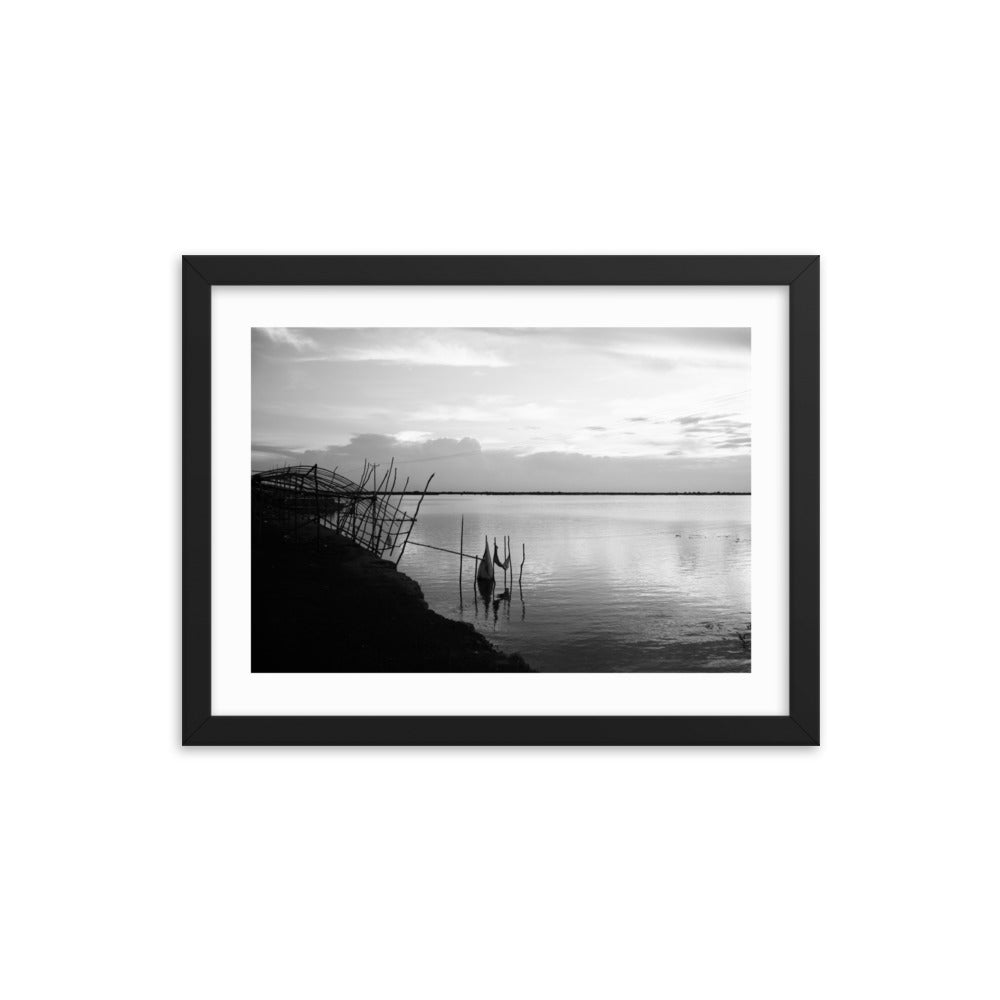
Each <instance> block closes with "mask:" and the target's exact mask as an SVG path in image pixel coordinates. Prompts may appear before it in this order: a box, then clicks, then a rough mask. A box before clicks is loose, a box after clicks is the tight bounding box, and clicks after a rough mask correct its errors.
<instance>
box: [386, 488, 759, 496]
mask: <svg viewBox="0 0 1000 1000" xmlns="http://www.w3.org/2000/svg"><path fill="white" fill-rule="evenodd" d="M387 495H388V496H394V497H419V496H429V497H748V496H750V491H749V490H748V491H747V492H746V493H736V492H733V491H726V490H713V491H706V490H692V491H683V490H671V491H669V492H660V491H656V492H650V491H645V492H644V491H641V490H639V491H628V490H428V491H427V492H426V494H425V493H424V492H423V491H422V490H405V491H404V490H389V491H387Z"/></svg>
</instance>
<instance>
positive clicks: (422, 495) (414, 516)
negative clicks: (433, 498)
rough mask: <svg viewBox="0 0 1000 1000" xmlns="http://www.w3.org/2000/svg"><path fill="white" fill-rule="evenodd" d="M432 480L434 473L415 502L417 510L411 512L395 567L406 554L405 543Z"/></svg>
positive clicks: (408, 538)
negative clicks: (411, 515)
mask: <svg viewBox="0 0 1000 1000" xmlns="http://www.w3.org/2000/svg"><path fill="white" fill-rule="evenodd" d="M433 478H434V473H433V472H432V473H431V475H430V479H428V480H427V485H426V486H424V492H423V493H421V494H420V499H419V500H418V501H417V509H416V510H415V511H414V512H413V517H412V519H411V520H410V526H409V528H408V529H407V532H406V538H405V539H404V540H403V548H402V550H401V551H400V553H399V559H397V560H396V565H397V566H398V565H399V560H400V559H402V558H403V553H404V552H406V543H407V542H408V541H409V540H410V532H412V531H413V526H414V525H415V524H416V523H417V515H418V514H419V513H420V507H421V505H422V504H423V502H424V497H425V496H427V489H428V487H429V486H430V485H431V479H433Z"/></svg>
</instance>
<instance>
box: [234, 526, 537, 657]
mask: <svg viewBox="0 0 1000 1000" xmlns="http://www.w3.org/2000/svg"><path fill="white" fill-rule="evenodd" d="M303 534H306V535H308V536H309V537H308V539H304V540H302V541H298V542H296V541H294V540H292V539H290V538H287V537H286V536H285V535H284V534H283V533H282V532H280V531H278V530H275V529H264V530H263V531H261V530H256V531H254V533H253V540H252V546H251V547H252V577H251V592H252V615H251V622H252V624H251V629H252V646H251V648H252V654H251V667H250V669H251V672H252V673H527V672H531V668H530V667H529V666H528V664H527V663H525V661H524V659H523V658H522V657H520V656H519V655H517V654H511V655H508V654H505V653H501V652H499V651H498V650H497V649H496V648H495V647H494V646H492V645H491V644H490V642H489V641H488V640H487V639H486V638H485V637H484V636H483V635H481V634H480V633H479V632H477V631H476V629H475V628H474V627H473V626H472V625H471V624H469V623H467V622H457V621H453V620H452V619H450V618H445V617H444V616H442V615H439V614H438V613H437V612H436V611H432V610H431V609H430V607H429V606H428V604H427V601H426V600H425V599H424V595H423V591H422V590H421V589H420V585H419V584H418V583H417V582H416V581H415V580H413V579H411V578H410V577H408V576H407V575H406V574H405V573H402V572H400V571H399V570H397V569H396V567H395V565H394V564H393V563H392V562H389V561H388V560H385V559H379V558H378V557H376V556H374V555H372V553H370V552H368V551H367V550H366V549H363V548H361V547H360V546H359V545H356V544H355V543H354V542H352V541H350V540H349V539H346V538H343V537H342V536H340V535H337V534H336V533H334V532H332V531H328V530H326V529H320V533H319V537H317V536H316V528H315V526H313V527H311V528H308V529H303Z"/></svg>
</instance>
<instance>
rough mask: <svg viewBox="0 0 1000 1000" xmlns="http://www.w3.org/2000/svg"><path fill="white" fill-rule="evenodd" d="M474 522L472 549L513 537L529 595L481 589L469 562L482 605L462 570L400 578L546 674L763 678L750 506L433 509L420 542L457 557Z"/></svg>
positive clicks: (481, 502) (426, 513)
mask: <svg viewBox="0 0 1000 1000" xmlns="http://www.w3.org/2000/svg"><path fill="white" fill-rule="evenodd" d="M463 515H464V517H465V538H466V543H467V545H466V547H467V549H468V548H469V545H468V539H469V538H470V537H472V538H477V537H478V538H482V537H484V536H487V535H488V536H489V538H490V540H491V541H492V538H493V536H494V535H499V534H500V533H501V532H503V533H506V534H508V535H510V537H511V550H512V551H513V552H517V553H518V556H519V559H518V560H517V565H514V566H513V570H518V571H519V573H520V559H521V558H523V560H524V565H523V575H522V576H521V579H520V581H517V580H515V577H514V573H513V572H512V571H508V574H507V575H506V576H504V575H503V574H501V576H500V577H499V579H497V580H495V581H494V582H493V584H492V585H490V584H488V583H487V585H486V586H485V587H484V588H482V589H481V588H480V587H478V586H477V585H476V581H475V578H474V572H473V573H471V574H470V573H469V572H468V569H469V568H470V567H471V566H474V565H476V564H475V563H474V562H472V560H469V561H467V562H466V564H465V570H466V574H465V577H464V584H463V589H464V588H465V587H468V588H469V589H470V590H471V595H470V594H469V593H468V591H466V592H465V593H464V594H463V593H459V594H456V588H457V586H458V566H457V563H458V559H457V558H450V557H449V556H447V555H446V554H442V553H438V552H435V551H431V550H425V549H418V548H415V547H410V548H408V549H407V552H406V556H405V558H404V560H403V562H402V564H401V565H400V569H402V570H403V571H404V572H406V573H408V574H409V575H410V576H412V577H413V578H414V579H416V580H417V581H418V582H419V583H420V585H421V587H422V589H423V591H424V595H425V597H426V598H427V601H428V604H429V605H430V606H431V607H432V608H433V609H434V610H435V611H437V612H439V613H440V614H443V615H445V616H447V617H450V618H455V619H459V620H465V621H469V622H470V623H471V624H473V625H474V626H475V627H476V628H477V629H479V630H480V631H481V632H484V633H485V634H486V635H487V636H488V638H489V639H490V641H491V642H492V643H493V644H494V645H495V646H497V647H498V648H500V649H503V650H505V651H507V652H519V653H521V654H522V655H523V656H524V658H525V659H526V660H527V661H528V662H529V663H530V664H531V665H532V667H534V668H535V669H540V670H555V671H558V670H661V671H663V670H666V671H678V670H680V671H684V670H746V669H748V668H749V664H750V548H751V547H750V498H749V497H558V496H554V497H530V496H524V497H496V496H462V497H428V498H427V500H426V501H425V502H424V506H423V507H422V508H421V512H420V520H419V522H418V527H417V528H416V529H415V531H414V539H415V540H418V541H421V542H425V543H427V544H431V545H438V546H440V547H442V548H447V549H450V550H457V548H458V543H459V537H458V536H459V523H460V519H461V517H462V516H463ZM522 545H523V546H524V548H523V549H522ZM518 550H521V551H520V552H518ZM470 555H476V556H478V552H475V553H471V552H470ZM470 577H472V579H470ZM515 582H519V586H518V588H517V592H516V593H515V592H514V583H515ZM470 596H471V600H470ZM529 596H530V598H531V602H532V617H531V618H528V617H527V606H526V598H527V597H529ZM515 602H517V604H519V605H520V614H519V615H518V614H516V613H515V614H511V606H512V605H513V604H514V603H515ZM706 623H708V624H710V625H711V627H708V628H707V627H706Z"/></svg>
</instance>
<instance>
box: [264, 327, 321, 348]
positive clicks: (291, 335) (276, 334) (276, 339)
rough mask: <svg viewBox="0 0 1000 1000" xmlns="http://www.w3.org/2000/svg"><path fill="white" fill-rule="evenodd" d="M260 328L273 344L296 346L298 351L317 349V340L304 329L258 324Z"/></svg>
mask: <svg viewBox="0 0 1000 1000" xmlns="http://www.w3.org/2000/svg"><path fill="white" fill-rule="evenodd" d="M255 330H259V331H260V332H261V333H262V334H263V335H264V336H265V337H266V338H267V339H268V340H269V341H270V342H271V343H272V344H281V345H284V346H288V347H293V348H295V350H296V351H305V350H316V348H317V347H318V345H317V343H316V341H315V340H313V338H312V337H310V336H309V334H307V333H304V332H303V331H302V330H297V329H293V328H292V327H288V326H258V327H255Z"/></svg>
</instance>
